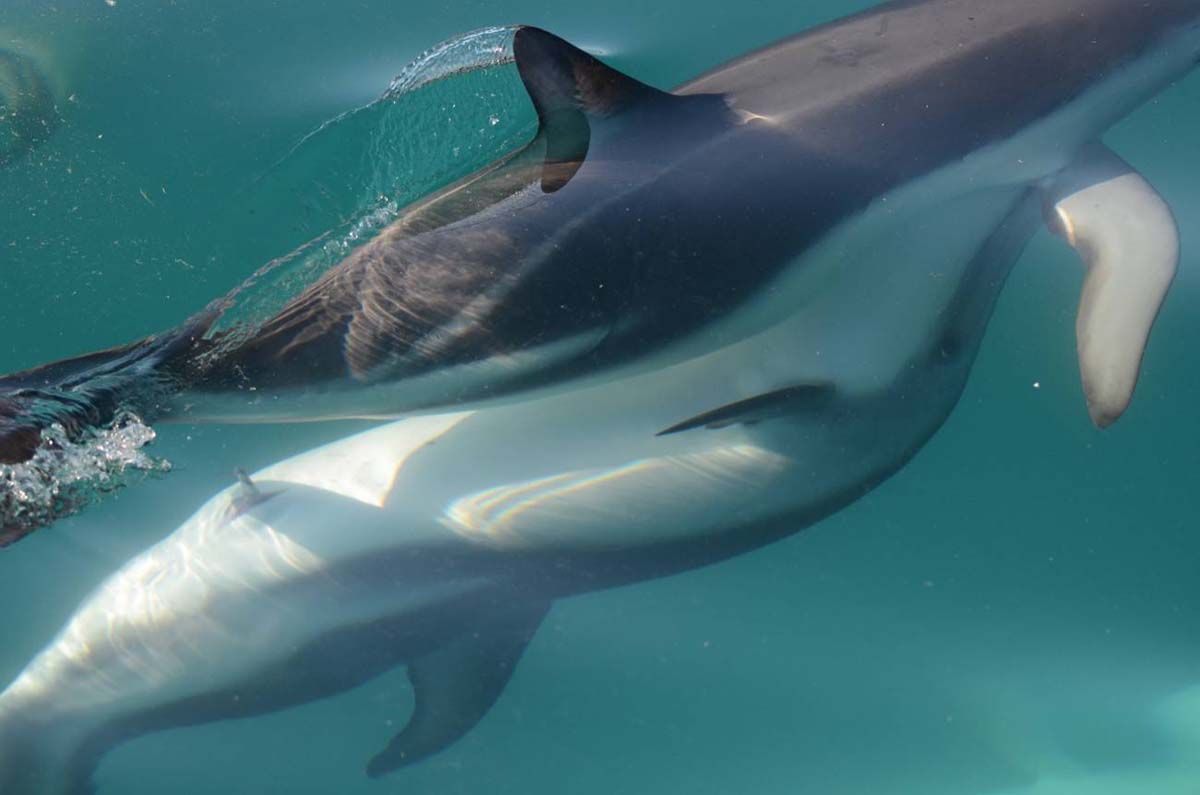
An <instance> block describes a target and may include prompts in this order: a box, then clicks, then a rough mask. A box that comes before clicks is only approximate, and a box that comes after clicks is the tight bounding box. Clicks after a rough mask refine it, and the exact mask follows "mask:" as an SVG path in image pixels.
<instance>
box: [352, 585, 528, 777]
mask: <svg viewBox="0 0 1200 795" xmlns="http://www.w3.org/2000/svg"><path fill="white" fill-rule="evenodd" d="M549 609H550V605H549V604H534V605H528V606H525V607H523V608H522V609H519V610H516V611H515V612H513V613H511V614H509V615H507V616H505V617H504V618H503V619H502V620H499V621H497V622H495V623H493V624H491V625H490V626H488V627H487V628H485V629H481V630H479V631H476V632H469V633H467V634H465V635H461V636H459V637H458V638H456V639H455V640H453V641H451V642H450V643H449V644H447V645H446V646H443V647H442V648H440V649H438V650H437V651H434V652H432V653H430V654H428V655H426V656H424V657H421V658H419V659H416V660H413V661H412V662H410V663H409V664H408V678H409V681H411V682H412V687H413V694H414V696H415V701H416V704H415V706H414V707H413V713H412V717H411V718H409V721H408V725H406V726H405V727H404V729H403V730H402V731H401V732H400V733H399V734H397V735H396V736H395V737H393V738H392V741H391V742H390V743H388V746H387V748H385V749H383V751H381V752H379V753H378V754H376V755H375V757H374V758H372V759H371V761H370V762H369V763H368V765H367V775H368V776H370V777H371V778H378V777H379V776H383V775H386V774H388V773H391V772H394V771H396V770H398V769H400V768H401V767H404V766H406V765H411V764H413V763H414V762H419V761H420V760H422V759H425V758H427V757H429V756H432V755H433V754H436V753H437V752H438V751H441V750H442V749H443V748H446V747H447V746H449V745H450V744H451V743H453V742H455V741H456V740H458V739H460V738H461V737H462V736H463V735H465V734H466V733H467V732H468V731H470V730H471V729H472V728H474V726H475V724H477V723H478V722H479V721H480V720H481V719H482V718H483V716H484V715H486V714H487V711H488V710H489V709H491V707H492V705H493V704H495V703H496V699H498V698H499V697H500V693H501V692H502V691H503V690H504V686H505V685H506V684H508V680H509V679H510V678H511V677H512V673H513V670H514V669H515V668H516V666H517V662H518V661H519V660H520V659H521V654H522V653H523V652H524V651H525V647H526V646H528V645H529V641H530V639H531V638H532V637H533V633H534V632H535V631H536V630H537V628H538V625H539V624H540V623H541V622H542V619H543V618H545V616H546V613H547V612H548V611H549Z"/></svg>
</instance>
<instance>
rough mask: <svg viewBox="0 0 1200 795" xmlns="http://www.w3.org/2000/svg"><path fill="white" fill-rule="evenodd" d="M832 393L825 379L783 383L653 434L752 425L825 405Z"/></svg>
mask: <svg viewBox="0 0 1200 795" xmlns="http://www.w3.org/2000/svg"><path fill="white" fill-rule="evenodd" d="M836 393H837V389H836V387H834V385H833V384H831V383H829V382H827V381H822V382H818V383H813V384H797V385H795V386H789V387H784V388H783V389H776V390H774V391H773V392H766V393H763V394H761V395H755V396H754V397H751V398H746V399H745V400H739V401H736V402H734V403H729V404H727V405H724V406H721V407H720V408H715V409H713V410H711V411H706V412H704V413H702V414H697V415H696V416H694V417H691V418H689V419H686V420H684V421H683V422H677V423H675V424H674V425H672V426H671V427H670V428H666V429H665V430H661V431H659V432H658V433H656V434H655V436H669V435H670V434H673V433H680V432H682V431H690V430H693V429H695V428H709V429H718V428H726V427H728V426H730V425H737V424H744V425H753V424H754V423H756V422H762V421H763V420H769V419H774V418H776V417H783V416H787V415H789V414H798V413H801V412H804V411H813V410H819V409H822V408H825V407H827V406H828V405H829V403H830V401H831V400H832V399H833V397H834V395H835V394H836Z"/></svg>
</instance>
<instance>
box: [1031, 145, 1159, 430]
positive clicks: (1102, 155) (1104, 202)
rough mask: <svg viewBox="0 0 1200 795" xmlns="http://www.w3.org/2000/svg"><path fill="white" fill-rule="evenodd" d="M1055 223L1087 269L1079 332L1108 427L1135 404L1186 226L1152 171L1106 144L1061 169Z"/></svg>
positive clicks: (1083, 365) (1098, 414) (1090, 392)
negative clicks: (1146, 173)
mask: <svg viewBox="0 0 1200 795" xmlns="http://www.w3.org/2000/svg"><path fill="white" fill-rule="evenodd" d="M1048 198H1049V201H1048V205H1049V207H1050V208H1051V210H1052V211H1051V212H1049V213H1048V216H1049V217H1048V219H1047V220H1048V223H1049V225H1050V228H1051V230H1052V231H1054V232H1055V233H1056V234H1058V235H1061V236H1062V237H1064V238H1066V240H1067V242H1068V243H1070V244H1071V246H1072V247H1073V248H1074V249H1075V250H1076V251H1077V252H1078V253H1079V256H1080V258H1081V259H1082V260H1083V264H1084V267H1085V268H1086V269H1087V276H1086V278H1085V280H1084V284H1083V293H1082V295H1081V296H1080V299H1079V315H1078V317H1077V319H1076V322H1075V334H1076V337H1077V343H1078V348H1079V371H1080V375H1081V376H1082V379H1083V391H1084V395H1085V396H1086V398H1087V404H1088V412H1089V413H1090V414H1091V417H1092V421H1093V422H1094V423H1095V424H1096V425H1097V426H1099V427H1101V428H1105V427H1107V426H1109V425H1111V424H1112V423H1114V422H1116V420H1117V418H1118V417H1120V416H1121V414H1122V413H1123V412H1124V411H1125V409H1126V408H1127V407H1128V406H1129V401H1130V399H1131V398H1132V397H1133V389H1134V386H1135V385H1136V384H1137V378H1138V371H1139V369H1140V368H1141V364H1142V353H1143V351H1144V350H1145V348H1146V341H1147V339H1148V338H1149V336H1150V328H1151V326H1153V324H1154V319H1155V317H1157V315H1158V310H1159V307H1160V306H1162V302H1163V299H1164V298H1165V297H1166V294H1167V289H1168V288H1169V287H1170V286H1171V281H1172V279H1174V277H1175V269H1176V266H1177V265H1178V262H1179V231H1178V229H1177V228H1176V226H1175V218H1174V216H1172V214H1171V209H1170V208H1169V207H1168V206H1167V204H1166V202H1165V201H1163V199H1162V197H1161V196H1159V195H1158V193H1157V192H1156V191H1155V190H1154V188H1153V187H1151V186H1150V183H1148V182H1147V181H1146V180H1145V178H1144V177H1142V176H1141V175H1140V174H1138V173H1137V172H1136V171H1134V170H1133V169H1132V168H1131V167H1130V166H1129V165H1128V164H1127V163H1125V161H1123V160H1121V159H1120V158H1119V157H1117V156H1116V155H1115V154H1113V153H1112V152H1111V151H1109V150H1108V149H1106V148H1104V147H1103V146H1095V147H1092V148H1091V149H1089V150H1088V151H1087V153H1086V154H1085V156H1083V157H1081V158H1080V159H1079V160H1077V161H1076V162H1075V163H1074V164H1073V165H1071V166H1070V167H1069V168H1067V169H1066V170H1064V171H1063V172H1062V173H1061V174H1059V175H1058V177H1057V178H1056V180H1055V182H1054V183H1053V184H1052V185H1051V186H1050V188H1049V197H1048Z"/></svg>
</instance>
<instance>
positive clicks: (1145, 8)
mask: <svg viewBox="0 0 1200 795" xmlns="http://www.w3.org/2000/svg"><path fill="white" fill-rule="evenodd" d="M1195 18H1196V0H1150V2H1148V3H1147V4H1145V5H1131V4H1129V3H1128V2H1124V0H1070V2H1056V3H1042V4H1033V3H1027V2H1016V1H1015V0H1005V2H993V3H986V4H982V3H975V2H956V3H938V2H902V3H895V4H888V5H884V6H882V7H880V8H878V9H876V10H874V11H871V12H868V13H865V14H863V15H859V16H856V17H853V18H850V19H847V20H845V21H842V22H838V23H835V24H833V25H828V26H825V27H822V28H819V29H817V30H814V31H812V32H810V33H806V34H804V35H801V36H797V37H795V38H792V39H789V40H787V41H784V42H782V43H779V44H776V45H774V46H772V47H768V48H766V49H764V50H761V51H759V52H756V53H752V54H750V55H747V56H745V57H743V58H741V59H739V60H737V61H735V62H733V63H730V64H727V65H725V66H722V67H719V68H717V69H715V70H714V71H712V72H710V73H709V74H706V75H704V76H702V77H699V78H697V79H695V80H693V81H691V82H689V83H687V84H685V85H683V86H681V87H679V88H677V89H676V90H675V91H674V92H671V93H668V92H664V91H660V90H658V89H655V88H652V87H650V86H647V85H645V84H643V83H640V82H638V81H636V80H634V79H632V78H630V77H628V76H626V75H623V74H621V73H619V72H617V71H615V70H613V69H611V68H609V67H607V66H605V65H604V64H603V63H601V62H600V61H598V60H596V59H595V58H593V57H592V56H590V55H588V54H586V53H584V52H582V51H581V50H578V49H576V48H574V47H572V46H570V45H569V44H566V43H565V42H563V41H561V40H560V39H557V38H555V37H554V36H551V35H549V34H547V33H544V32H541V31H538V30H536V29H533V28H521V29H519V30H517V32H516V33H515V37H514V41H513V45H512V50H513V58H514V61H515V63H516V66H517V70H518V72H519V74H520V76H521V79H522V80H523V82H524V84H525V86H526V87H527V89H528V92H529V95H530V97H531V99H532V101H533V105H534V107H535V109H536V111H537V113H538V116H539V119H540V130H539V132H538V134H537V136H536V138H535V139H534V140H533V141H532V142H531V143H530V144H529V145H528V146H527V147H525V148H524V149H522V150H521V151H519V152H517V153H515V154H513V155H511V156H510V157H507V158H504V159H502V160H500V161H498V162H497V163H495V164H493V165H492V166H490V167H488V168H485V169H483V170H482V171H480V172H479V173H476V174H474V175H472V176H470V177H467V178H465V179H464V180H462V181H460V182H459V183H456V184H454V185H451V186H449V187H447V188H445V189H443V190H441V191H439V192H437V193H436V194H434V195H433V196H431V197H429V198H427V199H425V200H422V201H419V202H417V203H416V204H414V205H412V206H410V207H409V208H407V210H405V211H404V212H403V213H401V215H400V216H399V217H398V219H397V220H396V221H394V222H393V223H392V224H391V225H390V226H388V227H387V228H385V229H384V230H383V231H382V232H381V233H380V234H379V235H378V236H377V237H376V238H375V239H373V240H372V241H370V242H369V243H368V244H366V245H364V246H362V247H361V248H359V249H358V250H356V251H355V252H354V253H352V254H351V255H350V256H349V257H347V258H346V259H345V261H343V262H342V263H341V264H339V265H338V266H336V267H335V268H333V269H332V270H331V271H330V272H328V273H327V274H326V275H325V276H324V277H322V278H321V279H319V280H318V281H317V282H316V283H315V284H313V285H312V286H311V287H310V288H309V289H307V290H306V291H304V292H303V293H302V294H301V295H299V296H297V297H296V298H295V299H294V300H292V301H291V302H290V303H289V304H288V305H287V306H286V307H285V308H283V309H282V311H280V312H279V313H278V314H277V315H276V316H274V317H272V318H270V319H268V320H266V321H264V322H262V323H261V325H259V326H257V327H255V328H241V329H235V330H234V331H233V332H229V331H228V330H226V331H223V332H213V331H212V330H211V329H210V325H211V324H212V322H213V321H214V318H215V316H216V315H217V314H218V313H219V311H220V308H221V303H220V302H218V304H217V305H216V308H215V309H213V310H211V311H209V312H206V313H202V314H200V315H199V316H197V317H196V318H193V319H192V320H191V321H189V322H188V323H186V324H184V325H183V326H182V327H180V328H179V329H176V330H174V331H171V332H168V333H165V334H162V335H159V336H156V337H153V338H150V339H147V340H143V341H141V342H138V343H134V344H131V345H128V346H124V347H121V348H118V349H114V350H111V351H106V352H101V353H96V354H91V355H88V356H84V357H80V358H77V359H72V360H67V361H63V362H58V363H55V364H51V365H46V366H43V367H40V368H36V369H34V370H30V371H26V372H23V373H17V374H14V375H10V376H7V377H4V378H0V461H4V462H10V463H11V462H19V461H22V460H25V459H27V458H28V457H29V456H30V455H32V453H33V451H34V450H35V449H36V447H37V445H38V441H39V438H40V430H41V429H42V428H44V427H46V425H47V423H49V422H54V421H57V422H60V423H62V424H63V425H65V426H66V427H67V430H68V431H71V430H73V429H77V428H80V427H84V426H88V425H93V424H95V423H98V422H105V421H107V420H108V419H110V418H111V416H112V414H113V412H114V411H115V410H116V409H117V408H118V407H119V406H121V405H125V406H126V407H129V408H132V409H133V410H135V411H136V412H137V413H139V414H140V415H142V416H143V417H146V418H148V419H150V420H154V419H177V420H185V421H186V420H189V419H191V420H203V419H209V420H227V421H228V420H242V421H256V420H281V419H282V420H287V419H290V420H311V419H328V418H339V417H343V418H344V417H375V418H395V417H399V416H404V415H407V414H411V413H413V412H414V411H419V410H431V409H437V408H438V407H447V408H448V407H456V408H458V407H466V406H468V405H475V404H478V403H479V402H480V401H482V400H485V399H487V398H491V397H496V396H501V395H506V394H507V395H511V394H513V393H514V392H518V391H528V390H535V389H538V388H542V389H543V390H545V389H546V388H548V387H557V388H563V386H564V384H565V383H566V382H572V383H575V384H576V385H579V384H580V383H588V382H594V381H596V380H599V379H604V378H615V377H621V376H623V375H628V374H631V373H636V372H641V371H645V370H649V369H654V368H656V367H662V366H667V365H669V364H671V363H674V362H678V361H683V360H686V359H687V358H689V357H692V356H695V355H699V354H702V353H705V352H707V351H711V350H714V349H716V348H719V347H721V346H723V345H728V344H731V343H733V342H736V341H738V340H740V339H744V338H746V337H748V336H750V335H753V334H756V333H758V332H761V331H763V330H765V329H767V328H769V327H771V326H772V325H774V324H777V323H779V322H781V321H782V320H784V319H785V318H788V317H790V316H792V315H794V314H796V313H804V314H805V315H806V317H808V322H809V324H811V325H823V324H826V323H831V322H832V323H839V324H842V325H845V318H846V317H854V318H859V317H864V318H865V317H867V316H869V315H871V314H875V315H876V316H875V317H873V318H872V319H871V320H869V321H863V322H858V323H856V324H855V325H854V328H850V329H847V331H846V333H845V334H844V335H841V336H840V337H839V338H838V340H837V341H836V343H835V344H834V345H833V346H832V347H831V348H828V349H827V350H826V359H825V362H826V364H828V365H830V366H833V367H834V368H835V369H836V370H837V372H835V373H832V374H830V376H831V377H833V378H834V379H835V380H841V381H846V380H848V379H849V380H854V381H857V382H860V383H861V382H863V381H870V382H872V383H875V384H881V383H884V382H886V381H887V380H888V379H889V378H890V377H891V375H892V374H893V373H894V372H895V370H896V369H897V368H898V367H900V366H902V363H903V362H905V361H906V360H907V357H908V356H909V355H910V354H911V353H912V350H913V349H914V347H917V346H919V345H921V344H922V341H923V340H925V338H926V335H927V334H928V332H929V329H928V325H929V323H930V322H931V319H932V318H934V317H936V314H937V312H938V311H939V308H940V307H941V306H943V305H944V304H945V302H946V301H947V300H948V299H949V296H950V295H951V294H952V293H953V291H954V290H955V289H957V286H958V285H959V283H960V282H961V281H962V274H961V265H962V263H963V262H964V261H966V259H967V256H966V254H967V252H969V251H970V250H971V247H972V246H976V245H978V243H979V240H980V239H981V237H982V236H983V235H984V233H985V232H989V231H991V230H993V229H995V228H996V227H997V226H998V225H999V224H1000V222H1001V221H1002V220H1003V219H1004V218H1005V217H1007V215H1008V214H1009V213H1010V212H1011V210H1012V208H1013V206H1014V204H1015V203H1016V202H1017V201H1018V200H1019V198H1020V196H1021V195H1022V194H1023V192H1026V191H1036V192H1038V193H1039V195H1040V196H1041V197H1042V198H1043V200H1044V201H1045V202H1047V204H1048V206H1050V207H1051V210H1050V215H1051V217H1052V218H1053V224H1054V227H1055V228H1056V229H1058V230H1060V231H1062V232H1063V234H1065V235H1066V236H1067V238H1068V239H1069V240H1071V241H1072V243H1073V244H1074V245H1075V246H1076V247H1077V248H1079V249H1080V250H1081V251H1082V252H1084V255H1085V257H1084V258H1085V260H1086V262H1087V263H1088V264H1089V266H1090V269H1091V276H1090V277H1089V279H1088V286H1087V288H1086V289H1085V291H1084V297H1083V301H1082V303H1081V307H1080V327H1079V339H1080V360H1081V365H1082V368H1083V379H1084V384H1085V389H1086V393H1087V398H1088V403H1089V407H1090V410H1091V413H1092V416H1093V418H1094V419H1095V420H1096V422H1097V423H1099V424H1101V425H1105V424H1107V423H1109V422H1111V421H1113V420H1114V419H1115V418H1116V417H1117V416H1118V415H1119V414H1120V413H1121V411H1122V410H1123V409H1124V407H1125V405H1126V404H1127V403H1128V400H1129V397H1130V394H1131V392H1132V389H1133V384H1134V381H1135V379H1136V374H1137V369H1138V365H1139V362H1140V357H1141V351H1142V348H1143V346H1144V343H1145V339H1146V335H1147V334H1148V332H1149V327H1150V323H1151V321H1152V320H1153V318H1154V316H1155V313H1156V311H1157V308H1158V305H1159V302H1160V301H1161V299H1162V297H1163V292H1164V290H1165V289H1166V286H1167V285H1168V283H1169V282H1170V278H1171V275H1172V273H1173V268H1174V262H1175V249H1174V244H1175V238H1176V236H1175V233H1174V225H1173V221H1172V219H1171V217H1170V213H1169V212H1168V211H1167V209H1166V208H1165V206H1164V205H1163V204H1162V202H1161V201H1160V200H1158V198H1157V196H1156V194H1155V193H1154V191H1153V190H1152V189H1150V188H1149V186H1148V185H1146V184H1145V182H1144V180H1142V179H1141V178H1140V177H1139V176H1138V175H1137V174H1136V172H1134V171H1133V170H1132V169H1130V168H1128V167H1126V166H1124V165H1123V164H1121V163H1120V162H1119V161H1117V160H1116V158H1115V157H1113V156H1111V155H1108V154H1107V153H1105V152H1104V151H1103V150H1102V147H1101V146H1100V145H1099V144H1098V143H1097V136H1098V135H1099V134H1100V133H1101V132H1102V131H1103V130H1105V129H1106V128H1107V127H1108V126H1109V125H1111V124H1112V123H1113V122H1115V121H1116V120H1117V119H1119V118H1120V117H1121V116H1122V115H1124V114H1125V113H1127V112H1128V111H1130V110H1131V109H1133V108H1134V107H1136V106H1137V105H1138V104H1139V103H1140V102H1142V101H1144V100H1145V99H1146V98H1148V97H1149V96H1151V95H1152V94H1153V93H1154V92H1155V91H1157V90H1159V89H1160V88H1161V87H1162V86H1163V85H1165V84H1166V83H1167V82H1169V81H1170V80H1171V79H1172V78H1174V77H1175V76H1177V75H1179V74H1182V73H1183V72H1185V71H1186V70H1187V69H1188V68H1189V67H1190V66H1191V65H1192V64H1193V63H1194V62H1195V52H1194V42H1193V38H1194V26H1195V24H1196V21H1195ZM1050 41H1054V42H1055V43H1056V44H1055V46H1053V47H1051V46H1049V44H1048V42H1050ZM1104 175H1107V176H1108V177H1111V179H1107V180H1105V179H1102V176H1104ZM1085 192H1086V195H1085ZM1097 199H1102V201H1101V202H1100V204H1102V205H1103V206H1104V207H1105V208H1107V209H1106V210H1103V211H1098V212H1102V213H1107V214H1108V217H1112V218H1118V219H1119V218H1138V219H1142V220H1141V221H1139V223H1138V224H1125V225H1124V226H1123V228H1121V229H1119V230H1113V229H1111V228H1110V227H1109V226H1108V225H1107V223H1106V221H1105V220H1104V219H1103V218H1100V217H1097V216H1095V213H1094V211H1093V209H1092V208H1094V207H1095V206H1097V201H1096V200H1097ZM956 214H962V215H967V216H970V222H969V223H968V224H966V227H965V229H964V230H962V231H960V230H959V229H956V228H951V225H950V224H949V223H948V221H947V219H953V218H954V217H955V215H956ZM913 224H918V226H915V227H914V226H913ZM946 237H953V238H958V237H962V238H963V239H962V240H956V241H955V244H954V245H957V246H958V254H959V257H958V259H957V260H956V261H954V262H951V263H949V264H947V265H940V264H939V265H937V266H936V268H935V267H934V266H932V265H931V270H929V271H927V272H926V273H925V274H923V275H916V276H914V275H913V274H907V273H905V272H903V271H902V270H901V269H899V268H897V267H892V266H891V261H892V260H893V259H895V258H897V257H899V256H902V255H903V256H926V257H929V258H930V260H931V262H933V261H935V260H937V261H942V260H946V259H947V258H946V256H945V255H944V254H943V253H942V252H943V248H948V247H949V244H947V246H946V247H940V241H941V240H942V239H943V238H946ZM893 239H898V240H901V241H902V242H901V244H900V246H899V247H898V248H897V247H895V246H894V245H893V243H892V241H893ZM933 241H938V242H937V243H935V242H933ZM922 246H925V247H926V248H929V249H932V250H930V251H927V252H921V251H920V248H921V247H922ZM932 273H936V274H938V277H937V278H936V279H933V278H922V276H928V275H929V274H932ZM943 277H947V278H943ZM900 316H904V317H907V318H911V319H912V320H911V322H906V323H900V322H899V321H900ZM897 326H900V327H899V328H897ZM814 333H817V332H816V331H814V330H812V329H806V334H810V335H812V334H814ZM822 336H828V335H822ZM856 348H858V349H861V350H855V349H856ZM868 349H869V355H868ZM834 361H837V364H836V365H833V364H832V363H833V362H834ZM848 370H850V371H854V372H848ZM20 532H22V531H21V530H20V529H18V530H17V531H16V532H15V533H12V534H10V535H19V534H20Z"/></svg>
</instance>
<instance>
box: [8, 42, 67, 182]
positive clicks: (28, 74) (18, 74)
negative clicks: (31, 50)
mask: <svg viewBox="0 0 1200 795" xmlns="http://www.w3.org/2000/svg"><path fill="white" fill-rule="evenodd" d="M60 121H61V119H60V117H59V113H58V106H57V103H56V101H55V96H54V91H53V88H52V87H51V83H50V80H49V79H48V78H47V76H46V74H45V73H44V72H43V71H42V69H40V68H39V66H38V63H37V59H36V58H35V57H34V56H32V55H30V54H28V53H26V52H24V51H22V50H21V49H19V48H17V47H14V46H11V45H9V46H0V168H3V167H5V166H8V165H10V164H12V163H16V162H18V161H19V160H21V159H22V158H24V157H25V156H26V155H27V154H28V153H29V152H31V151H33V150H34V149H36V148H37V147H39V146H41V145H42V144H43V143H45V142H46V141H47V140H49V138H50V136H51V135H52V134H53V133H54V131H55V130H56V129H57V128H58V126H59V123H60Z"/></svg>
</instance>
